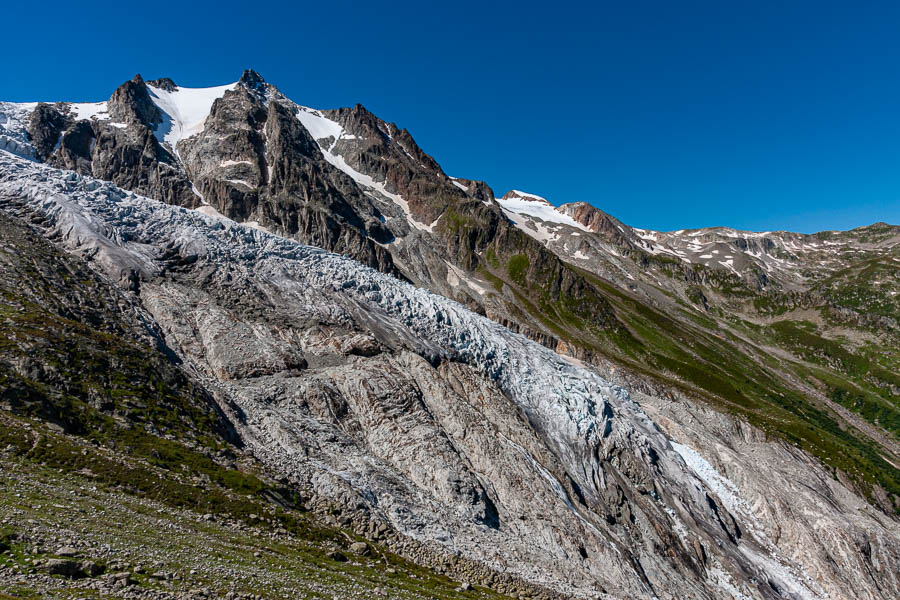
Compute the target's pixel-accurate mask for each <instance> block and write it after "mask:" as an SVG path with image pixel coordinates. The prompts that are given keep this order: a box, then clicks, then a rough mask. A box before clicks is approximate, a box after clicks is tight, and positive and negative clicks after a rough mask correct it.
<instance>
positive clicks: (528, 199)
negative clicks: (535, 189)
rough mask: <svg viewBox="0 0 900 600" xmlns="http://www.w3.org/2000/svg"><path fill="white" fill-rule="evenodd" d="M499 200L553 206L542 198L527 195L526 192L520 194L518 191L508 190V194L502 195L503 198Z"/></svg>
mask: <svg viewBox="0 0 900 600" xmlns="http://www.w3.org/2000/svg"><path fill="white" fill-rule="evenodd" d="M501 200H525V201H526V202H537V203H539V204H546V205H547V206H553V204H551V203H550V201H549V200H547V199H546V198H544V197H542V196H538V195H536V194H529V193H528V192H522V191H520V190H509V191H508V192H506V193H505V194H503V198H501Z"/></svg>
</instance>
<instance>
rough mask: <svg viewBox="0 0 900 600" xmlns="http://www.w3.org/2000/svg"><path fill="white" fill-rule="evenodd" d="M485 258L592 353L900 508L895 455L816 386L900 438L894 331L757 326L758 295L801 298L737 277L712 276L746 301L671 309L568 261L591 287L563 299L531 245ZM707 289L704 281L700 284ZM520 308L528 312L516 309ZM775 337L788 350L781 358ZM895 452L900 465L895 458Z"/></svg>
mask: <svg viewBox="0 0 900 600" xmlns="http://www.w3.org/2000/svg"><path fill="white" fill-rule="evenodd" d="M485 257H486V261H485V262H486V263H487V265H486V266H483V267H481V269H480V270H479V274H480V275H481V276H482V277H484V278H485V279H488V280H490V281H491V282H492V283H493V287H494V289H495V290H496V291H497V292H498V295H499V294H504V295H509V294H511V295H512V296H513V297H514V298H515V302H507V308H508V310H509V311H510V314H511V315H512V316H513V317H514V318H518V319H520V320H521V319H522V317H523V316H524V317H525V318H528V319H532V320H534V321H536V322H538V323H540V324H541V325H543V327H544V328H546V329H547V330H549V331H551V332H552V333H553V334H554V335H555V336H557V337H558V338H560V339H561V340H563V341H565V342H566V343H567V344H570V345H572V346H575V347H580V348H582V349H584V350H586V351H587V353H588V354H589V355H590V354H594V355H597V356H601V357H603V358H605V359H608V360H611V361H613V362H615V363H618V364H622V365H624V366H625V367H627V368H628V369H630V370H631V371H632V372H635V373H638V374H640V375H642V376H645V377H647V378H649V379H651V380H654V381H657V382H658V383H661V384H663V385H666V386H668V387H673V388H676V389H681V390H683V391H684V392H687V393H689V394H691V395H692V396H697V397H700V398H702V399H705V400H706V401H708V402H709V403H711V404H713V405H714V406H717V407H718V408H719V409H721V410H724V411H726V412H729V413H732V414H736V415H739V416H741V417H742V418H744V419H746V420H748V421H749V422H751V423H753V424H754V425H756V426H758V427H760V428H761V429H763V430H764V431H766V432H767V433H768V434H771V435H773V436H776V437H779V438H781V439H784V440H787V441H789V442H790V443H793V444H795V445H796V446H798V447H800V448H803V449H804V450H806V451H808V452H810V453H811V454H813V455H814V456H817V457H818V458H819V459H820V460H822V461H823V463H824V464H826V465H828V466H829V468H831V469H833V470H835V472H836V470H840V471H841V472H843V473H845V474H847V475H849V477H850V479H851V480H852V481H854V482H855V483H856V484H857V485H858V486H859V487H860V489H861V491H862V492H863V493H864V494H866V495H867V496H868V497H869V498H872V499H878V496H879V495H880V494H877V493H873V492H874V490H875V488H874V487H873V486H879V487H880V488H882V489H883V490H884V491H886V492H887V494H888V496H889V498H890V499H889V500H888V501H887V503H886V506H885V509H886V510H891V505H893V510H894V511H898V512H900V470H898V469H897V468H896V467H895V466H894V465H893V464H891V462H889V461H888V460H885V456H889V457H890V456H891V452H890V451H889V450H888V449H886V448H884V447H883V446H882V445H881V444H879V443H878V442H877V441H876V440H874V439H872V437H871V436H869V435H867V434H866V432H864V431H861V430H860V429H859V428H857V427H854V426H853V425H852V424H850V423H848V422H847V420H846V419H845V418H842V417H841V415H840V414H838V413H837V412H835V410H834V409H833V407H831V406H829V404H828V402H826V401H823V400H822V398H820V397H819V395H818V394H817V393H816V392H814V391H812V390H819V391H820V392H821V394H822V395H823V396H824V397H826V398H828V399H830V400H832V401H833V402H835V403H837V404H840V405H841V406H843V407H845V408H847V409H848V410H850V411H853V412H855V413H857V414H859V415H860V416H861V417H862V418H864V419H866V420H868V421H869V422H871V423H872V424H874V425H877V426H879V427H881V428H883V429H884V430H886V431H887V432H888V433H889V435H890V436H893V439H895V440H896V439H897V437H898V436H900V398H898V396H897V390H898V389H900V377H898V376H897V373H898V372H900V353H898V351H897V346H893V345H892V344H893V342H892V341H891V340H893V339H895V338H890V339H885V340H882V341H881V342H880V343H879V344H873V345H870V346H868V347H866V348H859V349H857V348H852V347H851V346H850V345H848V344H846V343H843V342H842V341H839V340H831V339H828V338H826V337H824V336H823V335H820V334H818V333H816V332H814V331H809V330H808V329H804V326H803V325H802V324H797V323H794V322H792V321H790V320H789V319H787V318H785V320H784V321H783V322H781V323H776V324H773V325H770V326H758V325H754V324H753V323H751V322H748V321H745V320H743V319H741V318H738V317H735V316H734V315H735V314H741V311H742V310H744V309H746V308H748V307H752V306H754V304H757V305H762V306H765V307H771V306H772V305H775V306H778V307H779V312H780V313H784V312H786V311H787V310H788V309H789V308H790V307H791V302H796V300H794V299H783V298H776V299H775V300H774V301H773V300H771V299H768V298H767V297H765V296H761V295H760V294H758V293H756V292H754V291H752V290H750V289H748V288H747V287H746V286H745V285H743V284H742V283H741V282H739V281H732V280H731V279H728V278H724V279H721V280H718V279H713V283H712V285H713V286H715V292H716V293H717V294H719V295H727V296H728V297H730V298H732V299H733V300H734V301H735V303H736V307H739V308H738V309H736V310H734V311H726V310H719V311H718V312H715V311H714V312H712V313H706V312H703V311H701V310H698V309H696V308H695V307H692V306H690V305H688V304H686V303H684V302H682V301H681V300H675V299H673V304H674V305H675V306H676V307H677V308H676V309H675V310H674V311H673V310H668V311H663V310H661V309H658V308H655V307H653V306H650V305H648V304H647V303H646V302H645V301H644V300H642V299H639V298H637V297H635V296H633V295H631V294H630V293H628V292H625V291H623V290H621V289H620V288H618V287H616V286H614V285H612V284H610V283H609V282H607V281H605V280H603V279H602V278H600V277H597V276H596V275H593V274H592V273H590V272H588V271H584V270H582V269H578V268H577V267H574V266H572V265H568V268H570V269H572V270H574V271H577V272H578V273H579V274H580V275H581V276H582V277H583V278H584V279H585V280H587V281H589V282H590V283H591V284H592V285H591V287H590V288H589V289H588V290H587V291H586V292H585V293H582V294H581V295H580V296H577V297H576V296H566V295H561V296H554V295H551V294H548V293H547V292H546V290H545V289H544V288H543V287H542V286H541V285H539V284H537V283H533V282H534V281H538V282H541V281H546V280H547V279H548V274H544V273H537V277H536V278H532V275H534V273H533V272H532V271H530V270H529V268H530V266H531V265H529V262H528V258H527V256H525V255H524V254H514V255H512V256H510V257H509V258H507V259H506V260H505V261H504V260H503V259H502V258H501V257H499V256H498V255H497V254H496V253H494V252H492V251H490V250H489V251H488V252H486V253H485ZM669 275H670V276H674V275H672V274H671V273H669ZM550 277H552V274H550ZM845 285H846V284H845ZM699 291H702V289H701V288H699V287H698V289H697V290H695V292H699ZM707 291H709V290H707ZM856 295H857V296H862V295H863V294H862V293H857V294H856ZM698 298H699V295H698ZM761 300H762V301H761ZM607 307H611V308H612V310H608V308H607ZM522 310H524V311H526V312H527V315H519V314H517V313H520V312H521V311H522ZM891 310H892V309H891ZM592 313H594V314H602V315H604V316H605V317H604V318H603V319H602V320H600V321H597V320H595V319H591V317H590V315H591V314H592ZM891 314H895V313H891ZM895 316H896V314H895ZM771 346H776V347H778V348H779V349H780V350H783V351H784V352H785V353H786V354H787V356H788V357H790V358H788V359H785V358H784V357H783V356H774V355H772V353H771V352H770V351H769V350H768V348H769V347H771ZM892 347H893V348H894V350H893V351H892V350H891V348H892ZM891 460H892V461H893V462H894V464H900V461H898V457H896V456H893V457H892V458H891ZM883 504H885V503H883Z"/></svg>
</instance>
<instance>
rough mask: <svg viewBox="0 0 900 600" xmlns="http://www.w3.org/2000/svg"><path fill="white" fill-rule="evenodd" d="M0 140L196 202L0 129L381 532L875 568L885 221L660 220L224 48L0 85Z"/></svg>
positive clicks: (334, 493)
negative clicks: (40, 99)
mask: <svg viewBox="0 0 900 600" xmlns="http://www.w3.org/2000/svg"><path fill="white" fill-rule="evenodd" d="M0 148H5V149H7V150H8V151H11V152H12V153H13V154H15V155H17V156H19V157H23V158H25V159H31V160H35V159H36V160H38V161H43V162H47V163H49V164H50V165H51V166H57V167H62V168H67V169H72V170H74V171H77V172H78V173H81V174H83V175H94V176H97V177H99V178H101V179H104V180H108V181H113V182H115V183H117V184H118V185H119V186H120V187H123V188H125V189H128V190H132V191H135V192H138V193H141V194H145V195H148V196H151V197H153V198H155V199H157V200H161V201H164V202H167V203H168V204H170V205H177V206H182V207H187V208H192V209H196V211H198V212H199V213H200V214H197V212H191V211H184V210H178V209H172V208H170V207H166V206H162V205H157V204H153V203H152V202H150V201H148V200H145V199H143V198H140V197H135V196H133V195H129V194H126V193H123V192H121V191H120V190H118V189H115V188H113V187H111V186H110V185H108V184H105V183H103V182H99V181H95V180H93V179H91V178H90V177H86V178H84V179H82V178H79V177H78V176H76V175H74V174H71V173H65V172H60V171H56V170H54V169H52V168H47V167H42V166H40V165H39V164H37V163H34V162H27V161H25V160H22V159H21V158H20V159H16V158H13V157H12V156H11V155H9V154H3V155H2V156H3V162H2V169H0V170H2V173H3V175H2V178H3V179H2V180H3V183H2V184H0V189H2V194H3V197H4V198H5V199H6V204H5V205H4V207H5V209H6V210H7V211H10V212H12V213H15V214H17V215H19V216H24V217H27V218H29V219H34V222H35V223H36V225H37V226H38V227H39V228H40V229H41V230H42V231H44V232H45V233H46V234H47V235H48V236H50V237H51V239H54V240H57V241H58V242H59V243H61V244H62V245H63V246H64V248H65V249H66V250H67V251H69V252H75V253H77V254H79V255H82V256H84V257H86V258H88V259H89V261H90V263H91V264H92V265H94V267H95V268H97V269H100V270H102V271H103V273H104V274H105V275H106V276H107V277H109V278H110V279H112V280H113V281H115V282H117V283H118V284H119V285H120V286H122V287H124V288H125V289H127V290H129V294H130V296H128V297H131V298H134V299H135V300H134V301H135V302H137V303H138V306H139V307H140V310H141V311H144V313H145V314H146V315H147V318H149V319H151V320H152V321H155V324H154V325H153V327H152V328H151V329H152V331H153V332H155V333H154V334H153V335H156V336H157V337H158V339H160V340H163V342H162V343H163V344H164V345H165V347H166V348H169V349H170V350H171V352H172V353H173V354H172V355H171V356H172V357H174V358H175V359H176V360H180V361H184V364H185V365H186V368H187V370H188V371H189V372H190V373H192V374H193V377H195V379H192V382H193V383H192V384H191V385H195V386H200V387H202V388H203V389H205V391H206V394H207V396H206V397H208V398H214V401H215V404H216V405H217V406H219V407H220V409H221V411H222V413H223V414H226V415H227V419H228V420H229V421H230V422H231V423H233V426H234V428H235V434H236V435H237V438H238V439H239V440H240V441H241V442H242V443H244V444H246V446H247V449H248V451H249V452H250V453H251V454H252V455H253V456H254V457H256V459H258V460H260V461H262V463H263V464H264V465H265V466H266V468H268V469H271V470H272V471H273V472H276V473H279V474H280V476H282V477H286V478H288V479H290V481H291V482H292V483H293V485H297V486H300V487H302V488H303V489H306V490H312V491H314V493H315V494H316V495H318V496H321V497H323V498H331V499H336V501H338V502H339V503H340V504H342V505H343V506H344V509H345V513H346V514H349V515H351V516H350V517H348V518H349V519H350V522H351V523H353V526H354V527H357V526H358V527H359V528H360V530H361V531H369V528H370V523H373V522H379V523H390V524H391V526H392V527H395V528H396V529H397V530H398V531H399V533H400V536H399V537H398V538H397V540H398V541H397V542H396V543H397V544H399V545H398V546H396V548H397V549H398V550H399V551H402V552H405V553H407V554H409V553H410V552H413V553H414V554H415V556H417V557H419V559H421V556H423V555H421V554H418V553H420V552H422V548H427V549H428V550H429V552H433V554H428V556H431V557H432V558H429V559H428V560H435V561H437V562H436V563H435V564H438V565H443V567H442V568H444V567H446V565H447V564H448V563H447V562H445V561H446V556H447V553H455V554H459V555H461V556H464V557H466V558H467V559H469V560H471V561H475V562H474V563H467V564H478V565H481V566H479V567H473V569H474V570H473V571H471V573H472V574H471V575H467V577H470V578H472V579H477V580H479V581H493V580H494V579H495V578H496V577H497V571H499V572H502V573H506V574H514V575H515V576H517V577H518V578H521V579H524V580H528V581H530V582H531V583H532V584H539V585H546V586H549V587H551V588H553V589H555V590H560V591H565V592H567V593H571V594H575V595H590V594H596V593H598V592H607V593H610V594H613V595H614V596H618V597H639V596H641V595H652V594H655V595H657V596H660V597H664V596H665V595H666V594H670V595H674V596H678V597H681V596H684V595H686V594H695V595H698V596H700V597H728V596H734V597H741V596H746V597H778V596H790V595H791V594H794V595H796V596H797V597H846V596H848V595H849V593H850V592H849V591H848V590H853V591H854V593H855V594H856V595H857V596H859V597H871V598H880V597H892V596H893V595H894V593H895V592H896V590H897V581H896V577H895V574H893V573H891V572H890V569H887V570H885V569H884V565H888V564H892V562H896V556H897V540H898V535H897V528H896V527H897V517H896V512H897V510H898V507H900V504H898V502H900V471H898V469H897V465H898V464H900V458H898V457H900V450H898V444H897V437H896V436H897V435H898V431H897V426H898V425H897V423H898V410H900V409H898V397H900V394H898V392H900V382H898V380H897V379H896V376H895V375H894V373H896V372H897V371H898V369H900V364H898V360H900V355H898V353H897V348H898V347H900V340H898V335H900V334H898V330H897V316H898V306H897V304H896V302H897V300H896V297H895V296H896V293H895V292H896V285H897V284H896V278H897V272H898V271H897V266H898V265H900V256H898V255H897V252H898V248H900V246H898V228H897V227H893V226H889V225H884V224H878V225H874V226H871V227H869V228H861V229H859V230H854V231H852V232H823V233H820V234H815V235H812V236H805V235H800V234H792V233H786V232H766V233H751V232H738V231H734V230H730V229H727V228H712V229H707V230H691V231H680V232H670V233H661V232H652V231H646V230H641V229H636V228H631V227H629V226H627V225H625V224H623V223H621V222H620V221H618V220H617V219H615V218H614V217H612V216H610V215H607V214H605V213H603V212H602V211H599V210H597V209H596V208H594V207H593V206H591V205H590V204H587V203H583V202H580V203H573V204H568V205H563V206H561V207H554V206H553V205H552V204H550V203H549V202H547V201H546V200H544V199H542V198H540V197H538V196H535V195H533V194H528V193H526V192H521V191H516V190H513V191H511V192H509V193H507V194H506V195H504V196H503V197H502V198H495V194H494V192H493V191H492V190H491V189H490V188H489V187H488V186H487V185H486V184H484V183H483V182H477V181H471V180H466V179H460V178H453V177H448V176H447V175H446V174H445V173H443V171H442V170H441V168H440V166H439V165H438V164H437V162H436V161H434V159H432V158H431V157H430V156H428V155H427V154H426V153H425V152H424V151H423V150H422V149H420V148H419V147H418V146H417V145H416V143H415V141H414V140H413V139H412V137H411V136H410V134H409V133H408V132H406V131H405V130H402V129H400V128H398V127H397V126H396V125H394V124H392V123H387V122H385V121H382V120H381V119H379V118H377V117H376V116H375V115H372V114H371V113H370V112H368V111H367V110H366V109H364V108H363V107H361V106H356V107H354V108H352V109H339V110H331V111H320V110H315V109H311V108H307V107H303V106H300V105H298V104H295V103H294V102H292V101H291V100H289V99H287V98H286V97H284V96H283V95H282V94H281V93H280V92H279V91H278V90H277V88H275V87H274V86H272V85H271V84H268V83H266V82H265V81H263V80H262V78H261V77H259V75H257V74H256V73H253V72H252V71H248V72H245V73H244V75H243V76H242V77H241V79H240V80H239V81H238V82H236V83H234V84H230V85H227V86H220V87H218V88H209V89H205V90H203V89H191V88H182V87H179V86H177V85H176V84H175V83H174V82H172V81H171V80H167V79H160V80H155V81H151V82H144V81H143V80H142V79H141V78H140V77H136V78H135V79H134V80H132V81H130V82H126V83H125V84H123V85H122V86H120V88H119V89H117V90H116V92H115V93H114V94H113V96H112V98H111V99H110V100H109V101H108V102H105V103H94V104H69V103H57V104H54V105H50V104H27V105H11V104H2V105H0ZM201 215H205V216H201ZM233 220H234V221H239V222H243V223H245V225H246V227H241V226H238V225H236V224H235V223H234V222H233ZM267 232H271V233H274V234H277V235H278V236H284V237H285V238H290V239H293V240H298V241H301V242H304V243H308V244H312V245H315V246H319V247H321V248H325V249H326V250H331V251H336V252H340V253H343V254H345V255H347V256H349V257H352V258H354V259H356V260H359V261H361V262H362V263H364V264H366V265H369V266H371V267H375V268H377V269H379V270H380V271H382V272H384V273H388V274H391V275H393V276H395V277H398V278H401V279H406V280H408V281H411V282H413V283H414V284H416V285H417V286H420V287H422V288H427V289H429V290H431V291H432V292H435V293H438V294H441V295H443V296H446V297H448V298H452V299H455V300H458V301H459V302H461V303H462V304H464V305H465V306H467V307H468V308H470V309H472V310H474V311H476V312H478V313H481V314H483V315H486V316H487V317H489V318H490V319H492V320H493V321H496V322H498V323H500V324H501V325H504V326H506V327H507V328H508V329H510V330H512V331H519V332H521V333H523V334H525V335H526V336H527V337H529V338H531V339H532V340H537V341H539V342H540V343H541V344H543V345H544V346H546V347H547V348H549V349H550V350H548V349H546V348H540V347H538V346H534V345H532V344H528V343H526V342H525V341H524V340H523V339H522V338H519V337H516V336H511V335H510V334H509V332H508V331H507V329H504V328H502V327H498V326H496V325H491V324H490V323H489V322H487V321H483V320H480V319H478V318H476V317H475V316H474V315H472V314H470V313H468V312H466V311H464V310H462V309H461V308H460V307H459V306H458V305H456V304H453V303H449V302H446V301H445V300H443V299H441V298H439V297H436V296H432V295H430V294H427V293H426V292H423V291H422V290H421V289H419V290H415V289H414V288H410V287H406V286H403V285H400V284H398V282H397V279H395V278H392V277H387V276H379V275H378V274H377V273H373V272H371V271H366V270H364V269H362V270H361V269H360V267H359V265H357V264H355V263H353V262H351V261H346V260H343V261H342V260H340V259H338V258H337V257H334V256H332V255H328V254H323V253H321V252H319V251H314V250H311V249H308V248H303V247H300V246H297V245H296V244H293V243H292V242H289V241H287V240H285V239H282V238H280V237H276V236H271V235H268V233H267ZM14 287H15V286H12V288H14ZM12 288H11V289H12ZM66 335H70V333H66ZM72 335H74V334H72ZM19 344H20V343H19V342H17V343H16V345H15V346H16V347H18V350H16V351H17V352H20V353H22V352H24V351H26V348H27V346H25V345H24V343H22V345H19ZM167 352H168V351H167ZM581 367H585V368H584V369H582V368H581ZM598 373H600V374H602V376H599V375H598ZM609 381H611V382H615V383H618V384H621V385H623V386H625V387H627V388H628V389H630V390H631V392H632V395H633V397H635V398H639V399H640V403H641V407H644V409H645V410H647V411H648V412H650V413H652V415H653V416H654V419H655V420H656V423H652V422H650V421H648V420H647V418H646V416H645V415H644V414H643V412H642V410H641V407H638V406H636V405H634V404H633V403H632V402H631V401H630V400H629V399H628V396H627V394H625V393H624V392H622V390H621V389H619V388H617V387H615V386H613V385H611V384H610V383H608V382H609ZM698 402H699V403H701V404H703V405H711V406H713V407H715V409H716V411H718V412H711V411H708V410H707V409H705V408H703V406H702V405H701V404H698ZM127 410H128V409H127V408H126V409H125V412H127ZM118 412H123V411H121V410H119V411H118ZM112 413H113V416H116V415H117V412H116V410H114V411H112ZM44 416H45V417H46V415H44ZM660 429H662V431H664V432H665V435H663V433H662V432H661V431H660ZM177 435H178V436H182V435H183V434H182V433H181V432H179V433H177ZM666 436H671V437H672V439H673V440H677V442H676V443H674V444H670V443H669V442H668V441H667V440H666ZM750 456H755V457H757V459H758V461H759V462H754V460H752V459H750V458H748V457H750ZM812 457H815V458H812ZM775 464H778V465H782V466H781V467H780V468H778V469H775V468H770V467H771V466H772V465H775ZM761 482H765V485H764V484H763V483H761ZM859 496H864V497H865V498H867V499H868V501H869V502H870V503H871V505H867V504H866V503H865V502H863V501H861V500H860V497H859ZM526 499H527V500H526ZM873 506H875V507H878V508H880V510H881V511H883V512H878V511H877V510H876V509H874V508H873ZM357 520H358V523H357ZM824 531H828V532H829V534H828V535H826V534H824V533H823V532H824ZM410 540H417V543H419V544H422V545H421V546H419V545H417V546H414V547H412V548H414V549H413V550H411V549H410V548H411V547H407V546H406V545H405V544H407V543H408V542H409V541H410ZM434 557H437V558H434ZM441 557H444V558H441ZM610 565H613V566H612V567H611V566H610ZM467 568H469V567H467ZM482 569H485V570H482ZM510 585H512V584H510ZM516 585H518V584H516ZM510 589H516V588H514V587H513V588H510Z"/></svg>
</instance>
